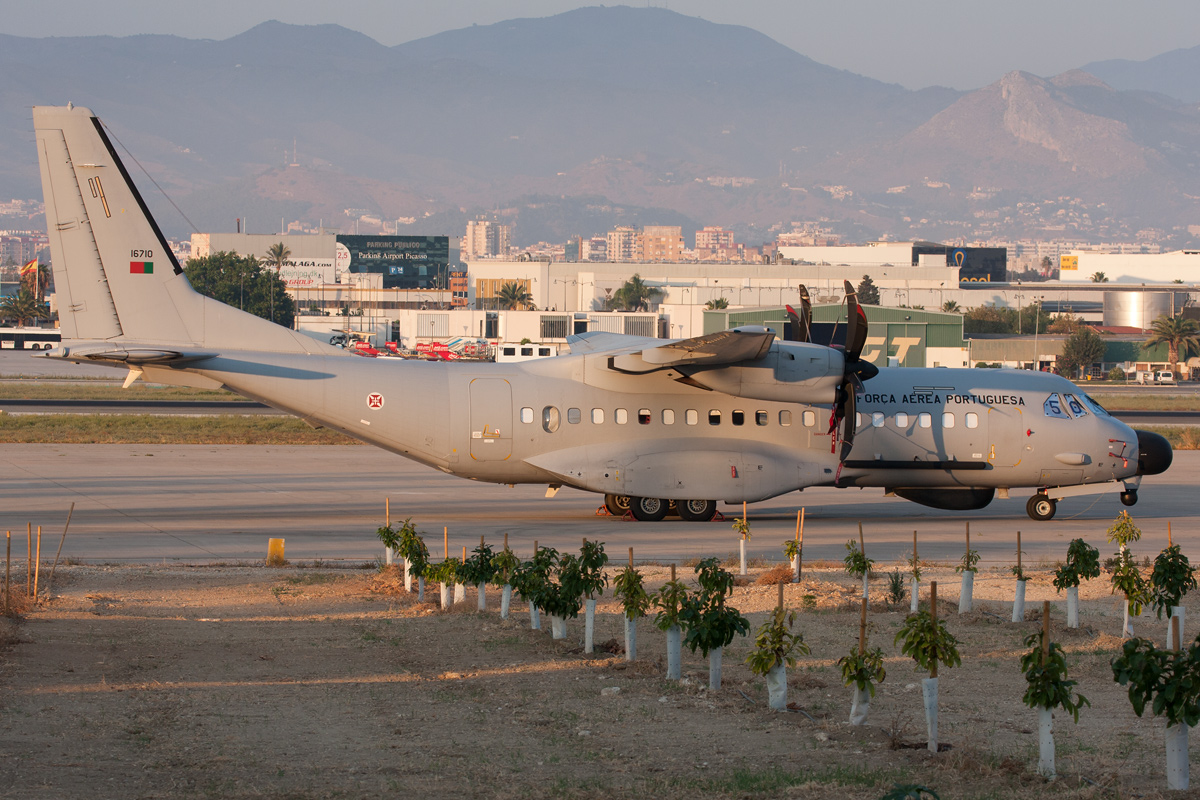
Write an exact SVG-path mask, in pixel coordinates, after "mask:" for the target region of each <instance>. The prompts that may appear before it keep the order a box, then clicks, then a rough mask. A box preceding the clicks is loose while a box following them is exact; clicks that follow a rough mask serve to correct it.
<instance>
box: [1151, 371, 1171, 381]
mask: <svg viewBox="0 0 1200 800" xmlns="http://www.w3.org/2000/svg"><path fill="white" fill-rule="evenodd" d="M1154 382H1155V383H1174V382H1175V373H1174V372H1171V370H1169V369H1160V370H1159V371H1158V372H1156V373H1154Z"/></svg>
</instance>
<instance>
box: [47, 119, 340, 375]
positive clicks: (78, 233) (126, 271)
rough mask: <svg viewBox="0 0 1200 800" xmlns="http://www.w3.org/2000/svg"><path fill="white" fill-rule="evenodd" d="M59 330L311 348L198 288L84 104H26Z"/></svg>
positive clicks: (67, 335)
mask: <svg viewBox="0 0 1200 800" xmlns="http://www.w3.org/2000/svg"><path fill="white" fill-rule="evenodd" d="M33 122H34V128H35V130H36V133H37V148H38V161H39V163H40V165H41V172H42V191H43V194H44V195H45V200H46V227H47V230H48V233H49V237H50V253H51V259H52V261H53V266H54V285H55V290H56V291H57V293H58V299H59V302H58V306H59V318H60V320H61V324H62V331H63V339H64V340H68V339H88V340H96V339H106V340H120V341H122V342H154V343H158V344H164V345H166V344H192V345H205V346H219V347H228V348H237V349H259V350H275V351H291V352H297V351H299V352H311V351H312V350H313V349H314V345H319V344H320V343H318V342H315V341H314V340H312V339H310V338H309V337H306V336H303V335H301V334H297V333H295V332H294V331H291V330H289V329H287V328H284V327H281V326H279V325H275V324H273V323H271V322H268V321H266V320H263V319H260V318H259V317H255V316H253V315H251V314H246V313H244V312H242V311H239V310H237V309H235V308H231V307H229V306H227V305H224V304H223V303H218V302H217V301H215V300H212V299H210V298H207V297H203V296H202V295H200V294H198V293H197V292H196V291H195V290H193V289H192V287H191V284H189V283H188V280H187V277H186V276H185V275H184V274H183V270H182V269H181V268H180V266H179V262H178V261H177V260H176V259H175V255H174V254H173V253H172V252H171V248H170V247H169V246H168V244H167V240H166V238H165V237H164V236H163V235H162V231H160V230H159V228H158V225H157V224H156V223H155V221H154V219H153V218H152V217H151V216H150V212H149V210H148V209H147V208H146V204H145V202H143V200H142V197H141V195H140V194H139V193H138V190H137V187H136V186H135V185H134V183H133V181H132V180H130V178H129V174H128V173H127V172H126V170H125V166H124V164H122V163H121V159H120V158H118V156H117V153H116V151H115V150H114V149H113V146H112V142H111V141H110V140H109V138H108V136H107V135H106V134H105V132H104V128H103V126H102V125H101V124H100V120H98V119H97V118H96V117H95V116H94V115H93V114H92V112H91V111H89V110H88V109H86V108H76V107H72V106H69V105H68V106H65V107H51V106H37V107H35V108H34V109H33Z"/></svg>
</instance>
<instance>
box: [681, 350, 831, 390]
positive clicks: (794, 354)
mask: <svg viewBox="0 0 1200 800" xmlns="http://www.w3.org/2000/svg"><path fill="white" fill-rule="evenodd" d="M844 368H845V359H844V357H843V356H842V352H841V351H840V350H835V349H834V348H832V347H825V346H824V345H819V344H810V343H807V342H775V343H774V344H773V345H772V346H771V350H770V352H769V353H767V355H766V357H764V358H762V359H760V360H758V361H755V362H752V363H750V364H739V365H737V366H732V367H716V368H714V369H709V370H706V369H695V368H686V369H683V370H681V371H682V372H685V373H686V374H687V375H688V376H689V377H691V378H692V380H694V381H696V382H697V383H699V384H701V385H703V386H706V387H708V388H710V389H712V390H714V391H717V392H722V393H724V394H728V395H733V396H735V397H745V398H747V399H750V400H774V401H778V402H784V403H805V404H808V405H815V404H822V403H832V402H834V400H835V399H836V397H837V390H838V387H839V386H841V384H842V372H843V370H844Z"/></svg>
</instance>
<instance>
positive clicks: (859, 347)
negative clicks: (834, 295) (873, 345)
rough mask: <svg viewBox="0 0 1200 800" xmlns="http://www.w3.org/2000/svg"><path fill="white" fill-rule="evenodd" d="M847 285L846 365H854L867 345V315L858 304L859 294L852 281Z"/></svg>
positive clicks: (846, 282)
mask: <svg viewBox="0 0 1200 800" xmlns="http://www.w3.org/2000/svg"><path fill="white" fill-rule="evenodd" d="M845 284H846V363H847V364H853V363H855V362H857V361H858V357H859V356H860V355H862V351H863V347H864V346H865V345H866V343H867V313H866V312H865V311H863V308H862V306H860V305H859V304H858V293H857V292H855V291H854V287H853V286H852V285H851V284H850V281H845Z"/></svg>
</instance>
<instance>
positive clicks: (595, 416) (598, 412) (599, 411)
mask: <svg viewBox="0 0 1200 800" xmlns="http://www.w3.org/2000/svg"><path fill="white" fill-rule="evenodd" d="M592 422H593V423H595V424H596V425H603V424H604V409H603V408H593V409H592Z"/></svg>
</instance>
